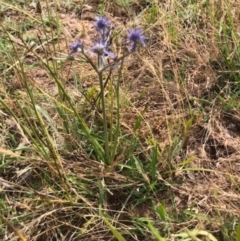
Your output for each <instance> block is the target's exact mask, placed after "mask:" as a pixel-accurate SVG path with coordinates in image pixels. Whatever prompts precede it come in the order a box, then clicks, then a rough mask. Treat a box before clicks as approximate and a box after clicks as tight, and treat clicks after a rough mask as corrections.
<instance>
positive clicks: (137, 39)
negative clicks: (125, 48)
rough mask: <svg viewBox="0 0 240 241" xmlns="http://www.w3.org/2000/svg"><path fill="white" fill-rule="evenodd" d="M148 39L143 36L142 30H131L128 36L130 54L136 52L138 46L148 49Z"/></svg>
mask: <svg viewBox="0 0 240 241" xmlns="http://www.w3.org/2000/svg"><path fill="white" fill-rule="evenodd" d="M146 39H147V37H146V36H145V35H143V34H142V31H141V30H140V29H131V30H129V34H128V36H127V41H128V42H130V44H131V45H130V49H129V50H130V52H134V51H135V50H136V47H137V44H140V45H142V46H143V47H146V44H145V40H146Z"/></svg>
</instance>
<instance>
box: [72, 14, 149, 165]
mask: <svg viewBox="0 0 240 241" xmlns="http://www.w3.org/2000/svg"><path fill="white" fill-rule="evenodd" d="M94 26H95V28H96V30H97V31H98V33H99V36H100V38H99V39H98V40H97V41H96V42H95V44H94V45H93V46H92V47H91V48H90V49H87V50H85V46H84V44H83V42H82V41H77V42H75V43H72V44H70V54H69V55H70V56H72V55H74V54H76V53H78V52H80V53H81V54H82V55H83V58H84V59H85V60H86V62H88V63H89V64H90V65H91V66H92V68H93V69H94V70H95V71H96V73H97V75H98V79H99V85H100V95H99V96H100V99H101V108H102V115H103V129H104V153H105V160H104V162H105V163H106V164H110V163H111V162H112V160H113V159H114V156H115V153H116V150H117V146H118V137H119V133H120V103H119V83H120V78H121V71H122V67H123V63H124V59H125V58H126V57H127V56H129V55H130V54H132V53H133V52H135V51H136V50H137V47H138V46H143V47H145V46H146V43H145V40H146V39H147V38H146V37H145V36H144V35H143V33H142V31H141V30H140V29H131V30H129V33H128V36H127V38H126V42H127V44H128V51H127V53H124V54H123V55H122V56H121V57H117V56H115V54H114V53H113V52H112V51H111V48H110V47H111V46H110V45H111V41H110V39H111V30H112V28H113V25H112V24H111V23H110V21H109V20H108V19H107V18H105V17H99V18H97V19H96V21H95V23H94ZM92 54H95V55H96V56H97V63H96V64H95V63H94V61H93V59H92V58H91V56H92ZM107 58H110V59H111V60H112V61H111V62H109V61H107ZM116 66H120V68H119V75H118V81H117V82H116V85H115V93H116V101H117V123H116V128H115V134H114V136H115V138H114V141H112V140H111V143H113V145H112V148H109V136H110V137H112V136H113V128H111V127H110V131H109V130H108V120H107V115H106V108H105V94H104V89H105V87H106V85H107V82H108V79H109V76H110V75H111V71H112V69H113V68H115V67H116ZM106 70H109V71H110V74H109V75H108V78H107V79H106V80H105V82H104V77H103V71H106ZM111 139H112V138H111Z"/></svg>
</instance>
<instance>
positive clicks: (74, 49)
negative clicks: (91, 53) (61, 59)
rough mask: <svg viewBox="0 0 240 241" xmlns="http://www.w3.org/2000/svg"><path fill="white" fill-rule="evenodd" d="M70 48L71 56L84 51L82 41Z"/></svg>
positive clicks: (71, 45)
mask: <svg viewBox="0 0 240 241" xmlns="http://www.w3.org/2000/svg"><path fill="white" fill-rule="evenodd" d="M69 47H70V50H71V52H70V54H74V53H77V52H79V51H81V50H82V48H83V43H82V42H81V41H77V42H75V43H72V44H70V45H69Z"/></svg>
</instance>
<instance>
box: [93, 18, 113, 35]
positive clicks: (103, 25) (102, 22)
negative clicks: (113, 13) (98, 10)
mask: <svg viewBox="0 0 240 241" xmlns="http://www.w3.org/2000/svg"><path fill="white" fill-rule="evenodd" d="M94 25H95V27H96V28H97V30H98V31H99V32H100V33H101V34H103V33H106V32H107V30H108V29H109V28H110V27H111V24H110V22H109V21H108V20H107V19H106V18H105V17H100V18H97V20H96V21H95V23H94Z"/></svg>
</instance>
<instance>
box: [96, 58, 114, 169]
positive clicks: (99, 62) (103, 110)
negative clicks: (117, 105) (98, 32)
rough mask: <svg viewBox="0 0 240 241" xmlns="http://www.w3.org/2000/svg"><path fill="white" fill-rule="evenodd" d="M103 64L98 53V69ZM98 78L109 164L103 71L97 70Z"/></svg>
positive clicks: (106, 161) (106, 157)
mask: <svg viewBox="0 0 240 241" xmlns="http://www.w3.org/2000/svg"><path fill="white" fill-rule="evenodd" d="M102 66H103V62H102V57H101V55H100V54H99V55H98V69H99V70H101V69H102ZM98 78H99V83H100V91H101V101H102V113H103V129H104V146H105V148H104V149H105V163H106V164H107V165H109V164H110V162H111V160H110V156H109V155H110V153H109V141H108V127H107V115H106V108H105V96H104V83H103V73H102V72H101V71H98Z"/></svg>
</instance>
